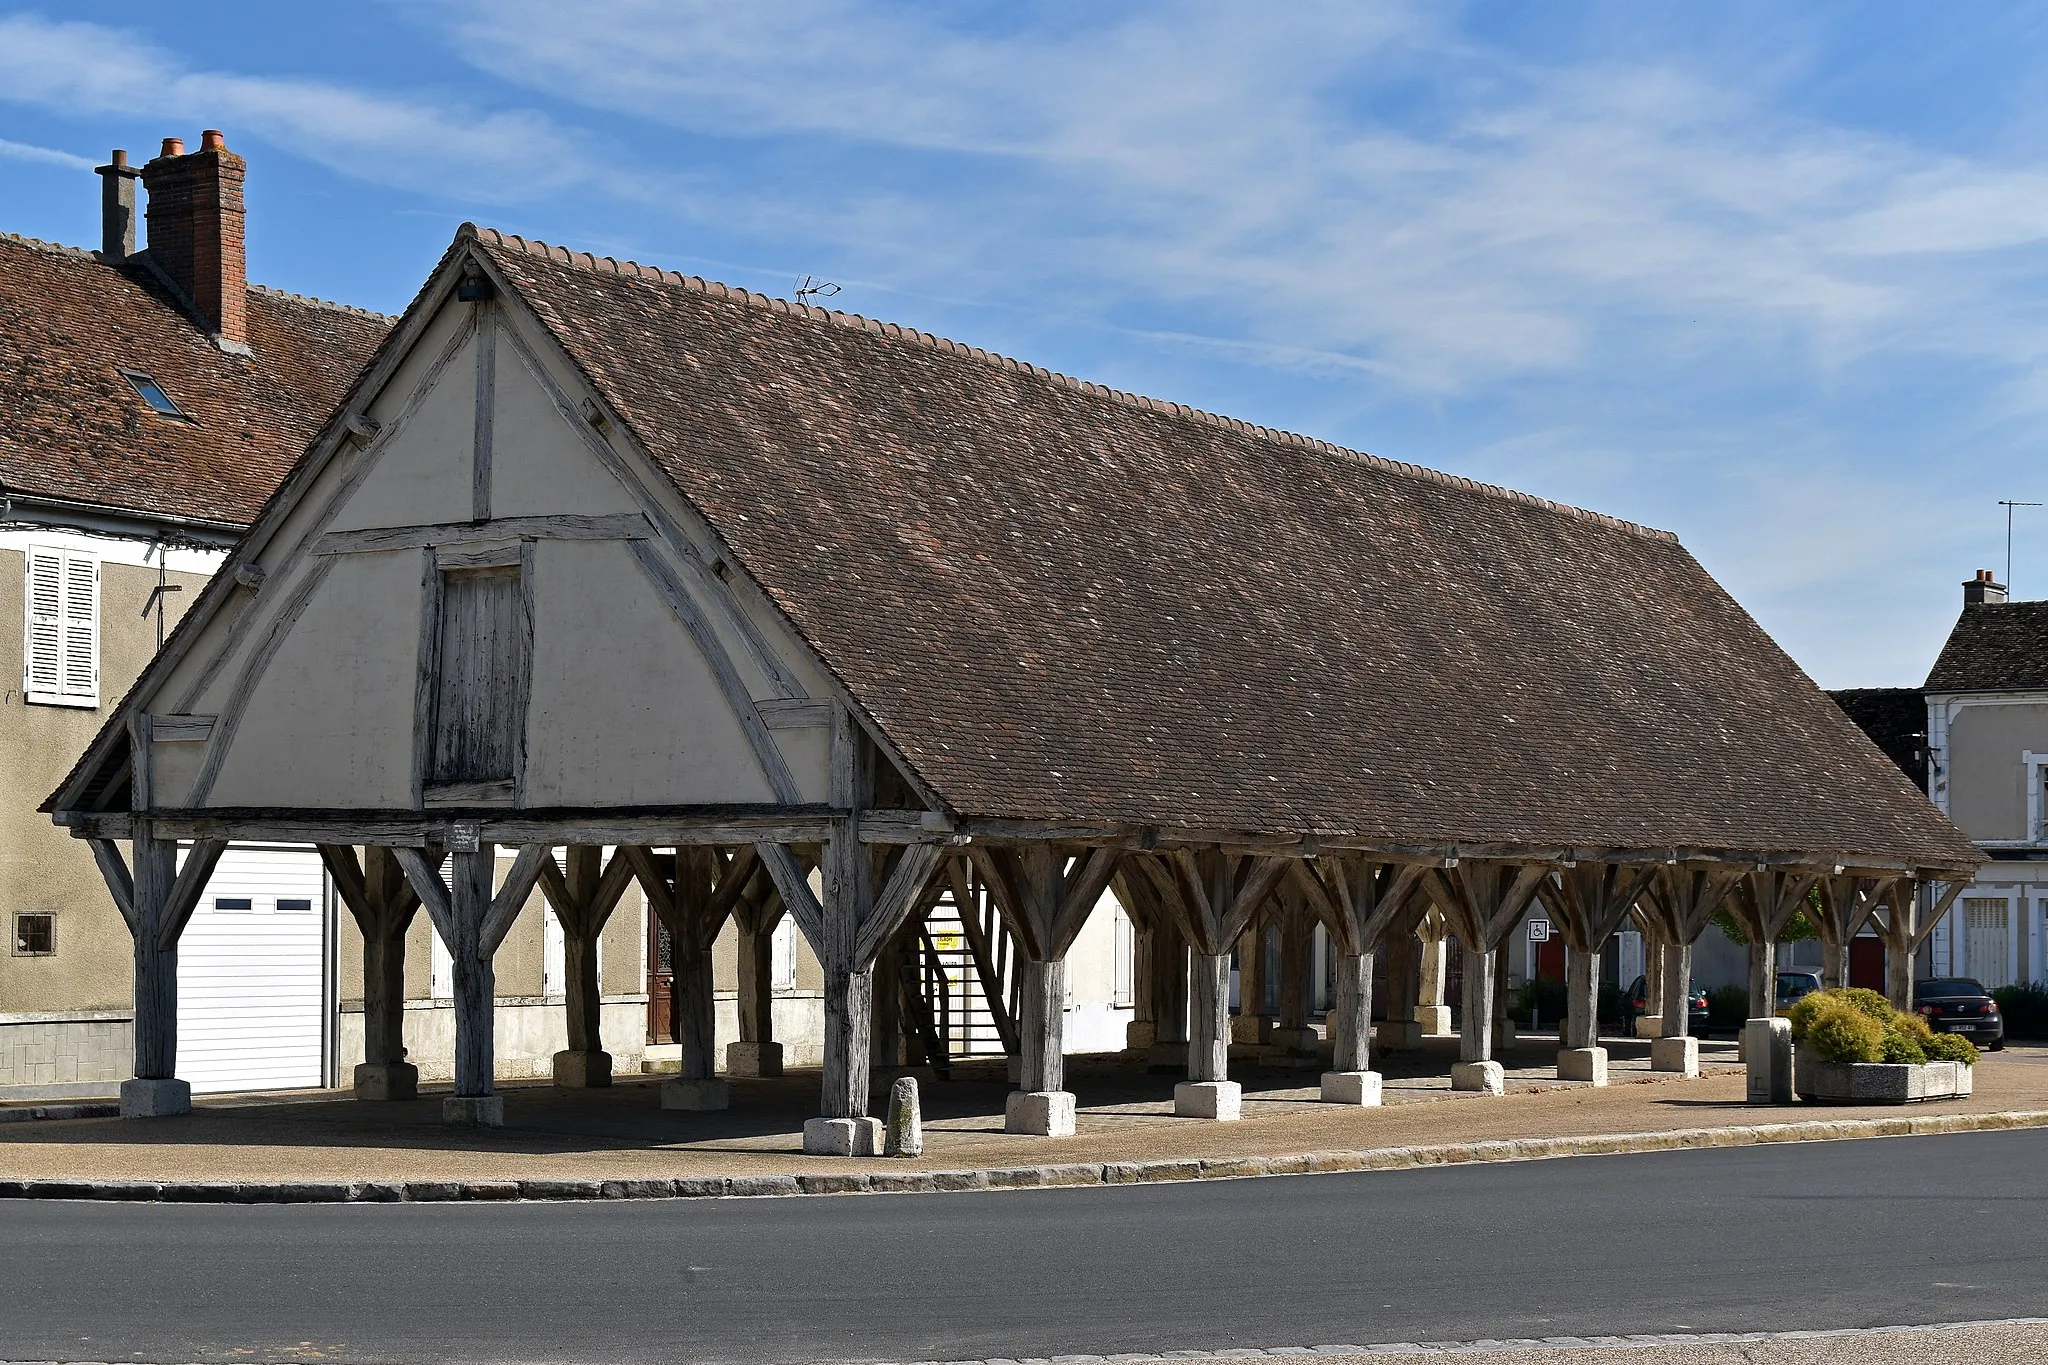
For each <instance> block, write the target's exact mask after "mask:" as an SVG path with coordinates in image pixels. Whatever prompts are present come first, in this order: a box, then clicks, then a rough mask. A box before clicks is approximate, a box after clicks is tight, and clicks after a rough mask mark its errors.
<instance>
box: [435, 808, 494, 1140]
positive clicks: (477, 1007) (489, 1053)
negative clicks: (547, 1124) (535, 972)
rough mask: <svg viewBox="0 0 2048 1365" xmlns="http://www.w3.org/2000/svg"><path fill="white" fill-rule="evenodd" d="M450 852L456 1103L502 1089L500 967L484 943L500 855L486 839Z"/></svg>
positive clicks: (490, 1094)
mask: <svg viewBox="0 0 2048 1365" xmlns="http://www.w3.org/2000/svg"><path fill="white" fill-rule="evenodd" d="M450 856H451V861H452V862H453V864H454V866H453V870H452V873H451V876H450V881H451V883H452V884H451V886H450V894H449V909H450V911H451V912H452V913H451V915H450V920H451V921H452V924H451V927H452V928H453V929H454V931H455V932H454V934H453V936H452V937H450V939H449V942H448V956H449V958H450V959H451V963H452V967H453V975H454V978H455V1093H454V1098H453V1099H451V1100H450V1101H449V1103H450V1104H455V1103H458V1102H459V1101H462V1100H479V1099H487V1098H490V1097H492V1096H494V1095H495V1093H496V1090H497V1076H496V1054H495V1038H494V1036H493V1034H494V1029H495V1025H496V1017H497V970H496V965H495V963H494V962H493V960H492V957H491V954H490V953H488V952H487V951H486V950H485V948H484V946H483V925H484V917H485V916H486V915H488V914H489V913H490V910H491V882H492V876H493V873H494V871H495V862H496V854H495V852H494V850H493V849H492V846H491V845H490V844H489V843H481V844H479V845H478V846H477V849H476V851H475V852H473V853H455V854H452V855H450ZM500 1112H501V1113H502V1110H500Z"/></svg>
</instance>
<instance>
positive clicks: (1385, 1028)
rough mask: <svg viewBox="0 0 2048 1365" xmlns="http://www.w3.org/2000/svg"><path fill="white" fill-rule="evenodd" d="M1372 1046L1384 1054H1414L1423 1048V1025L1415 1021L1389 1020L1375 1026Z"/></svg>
mask: <svg viewBox="0 0 2048 1365" xmlns="http://www.w3.org/2000/svg"><path fill="white" fill-rule="evenodd" d="M1372 1045H1373V1046H1374V1047H1376V1048H1378V1049H1379V1050H1380V1051H1382V1052H1413V1051H1415V1049H1417V1048H1419V1047H1421V1046H1422V1025H1420V1024H1418V1023H1416V1022H1415V1021H1414V1020H1413V1019H1387V1020H1383V1021H1381V1022H1380V1023H1379V1024H1377V1025H1375V1026H1374V1028H1373V1031H1372Z"/></svg>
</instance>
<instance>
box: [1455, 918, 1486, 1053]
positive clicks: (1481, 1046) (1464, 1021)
mask: <svg viewBox="0 0 2048 1365" xmlns="http://www.w3.org/2000/svg"><path fill="white" fill-rule="evenodd" d="M1460 946H1461V947H1463V948H1464V950H1465V998H1464V999H1463V1001H1461V1002H1460V1005H1459V1010H1458V1013H1459V1016H1460V1017H1459V1020H1458V1031H1459V1037H1458V1060H1459V1061H1461V1062H1490V1061H1492V1060H1493V960H1494V956H1495V954H1494V950H1493V949H1491V948H1475V947H1474V946H1472V945H1471V944H1469V943H1464V944H1461V945H1460Z"/></svg>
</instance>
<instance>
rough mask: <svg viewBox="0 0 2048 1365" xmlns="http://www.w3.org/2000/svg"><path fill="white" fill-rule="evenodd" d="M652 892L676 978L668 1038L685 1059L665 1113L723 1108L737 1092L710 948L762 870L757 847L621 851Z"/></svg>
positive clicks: (666, 1086)
mask: <svg viewBox="0 0 2048 1365" xmlns="http://www.w3.org/2000/svg"><path fill="white" fill-rule="evenodd" d="M619 853H620V855H621V856H623V857H624V858H625V859H626V863H627V866H629V867H631V868H632V870H633V876H634V878H635V879H636V880H637V881H639V883H640V886H641V889H642V890H643V891H645V892H646V893H647V905H648V908H649V909H651V910H653V911H654V914H655V916H656V918H658V919H659V920H660V921H661V923H662V927H663V928H665V929H667V930H668V936H669V946H670V958H671V962H670V965H671V969H672V973H673V974H672V976H671V977H670V988H669V1009H670V1018H671V1024H670V1033H671V1035H672V1036H673V1037H674V1038H675V1040H676V1042H677V1044H678V1045H679V1051H680V1054H681V1061H680V1064H679V1065H678V1067H677V1070H676V1075H675V1078H674V1079H672V1080H669V1081H665V1082H664V1083H663V1084H662V1087H661V1107H662V1108H664V1109H692V1110H705V1109H724V1108H726V1107H727V1106H729V1105H730V1104H731V1103H732V1094H731V1090H730V1088H729V1087H728V1086H727V1085H726V1083H725V1082H724V1081H722V1080H720V1079H719V1077H718V1006H717V1002H716V998H715V996H714V995H713V993H712V984H713V983H712V967H711V950H712V947H713V945H715V944H716V943H717V942H718V934H719V931H720V930H721V929H722V928H724V927H725V921H726V918H727V916H729V915H730V914H731V913H732V908H733V905H734V903H735V902H736V901H737V900H738V899H739V897H740V893H741V892H742V891H743V890H744V889H745V887H746V886H747V884H748V882H749V881H750V880H751V879H752V878H753V875H754V872H755V870H756V869H757V868H758V867H759V866H760V855H759V854H758V853H756V852H755V851H754V850H753V849H752V848H741V849H739V850H738V851H737V852H734V853H727V852H725V851H724V850H722V849H716V848H705V847H689V848H679V849H677V850H676V851H675V853H674V855H672V856H670V855H657V854H656V853H654V851H653V850H651V849H646V848H634V847H631V846H627V847H622V848H621V849H620V850H619Z"/></svg>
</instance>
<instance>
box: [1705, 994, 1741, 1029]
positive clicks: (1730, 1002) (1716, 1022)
mask: <svg viewBox="0 0 2048 1365" xmlns="http://www.w3.org/2000/svg"><path fill="white" fill-rule="evenodd" d="M1747 1018H1749V987H1747V986H1716V987H1714V989H1712V990H1710V991H1708V992H1707V1027H1708V1028H1741V1027H1742V1023H1743V1021H1744V1020H1745V1019H1747Z"/></svg>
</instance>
